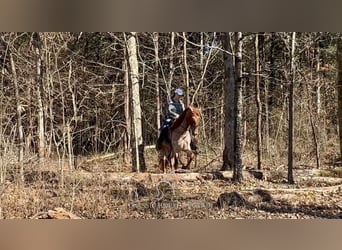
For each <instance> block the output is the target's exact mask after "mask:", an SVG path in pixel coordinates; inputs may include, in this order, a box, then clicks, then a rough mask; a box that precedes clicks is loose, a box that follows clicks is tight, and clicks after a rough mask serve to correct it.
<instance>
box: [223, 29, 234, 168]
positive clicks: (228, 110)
mask: <svg viewBox="0 0 342 250" xmlns="http://www.w3.org/2000/svg"><path fill="white" fill-rule="evenodd" d="M230 36H231V35H230V33H229V32H227V33H225V34H224V36H223V44H224V49H225V51H226V52H225V53H224V65H225V82H224V117H225V118H224V150H223V165H222V168H221V170H228V169H232V168H233V166H234V161H235V159H234V157H235V156H234V116H235V114H234V102H235V99H234V93H235V68H234V55H233V48H232V44H231V42H232V41H231V37H230Z"/></svg>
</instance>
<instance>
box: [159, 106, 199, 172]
mask: <svg viewBox="0 0 342 250" xmlns="http://www.w3.org/2000/svg"><path fill="white" fill-rule="evenodd" d="M200 117H201V110H200V109H199V108H196V107H192V106H189V107H187V108H186V109H185V110H184V111H183V112H182V113H181V114H180V115H179V117H178V118H177V119H176V120H175V121H174V122H173V123H172V125H171V126H170V127H169V131H168V139H169V140H164V141H163V143H162V144H161V147H160V148H159V156H158V158H159V167H160V169H161V170H162V171H163V172H164V173H166V168H167V167H168V166H170V167H171V171H172V170H176V169H177V168H178V161H179V162H180V163H181V164H182V165H183V168H184V169H190V164H191V162H192V161H193V160H194V159H195V154H194V153H193V151H192V149H191V146H190V143H191V139H193V140H195V139H196V136H197V135H198V125H199V122H200ZM182 151H183V152H185V153H186V155H187V160H188V161H187V164H186V165H184V164H183V163H182V162H181V159H180V157H179V153H180V152H182Z"/></svg>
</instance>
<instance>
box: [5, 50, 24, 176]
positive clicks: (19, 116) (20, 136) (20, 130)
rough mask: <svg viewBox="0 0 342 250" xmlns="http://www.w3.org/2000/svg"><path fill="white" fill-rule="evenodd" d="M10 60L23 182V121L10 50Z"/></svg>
mask: <svg viewBox="0 0 342 250" xmlns="http://www.w3.org/2000/svg"><path fill="white" fill-rule="evenodd" d="M9 56H10V61H11V69H12V74H13V83H14V89H15V99H16V104H17V121H18V124H17V126H18V128H17V129H18V142H19V144H18V149H19V152H18V153H19V154H18V163H19V169H20V180H21V182H22V183H24V163H23V160H24V132H23V122H22V108H23V107H22V105H21V101H20V94H19V85H18V77H17V71H16V66H15V63H14V60H13V55H12V53H11V52H10V54H9Z"/></svg>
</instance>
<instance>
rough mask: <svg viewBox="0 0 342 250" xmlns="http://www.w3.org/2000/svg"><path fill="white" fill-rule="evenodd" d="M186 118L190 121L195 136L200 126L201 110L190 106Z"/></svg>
mask: <svg viewBox="0 0 342 250" xmlns="http://www.w3.org/2000/svg"><path fill="white" fill-rule="evenodd" d="M186 119H187V121H188V123H189V126H190V129H191V132H192V134H193V135H194V136H197V135H198V126H199V123H200V119H201V110H200V109H199V108H195V107H192V106H189V111H188V115H187V118H186Z"/></svg>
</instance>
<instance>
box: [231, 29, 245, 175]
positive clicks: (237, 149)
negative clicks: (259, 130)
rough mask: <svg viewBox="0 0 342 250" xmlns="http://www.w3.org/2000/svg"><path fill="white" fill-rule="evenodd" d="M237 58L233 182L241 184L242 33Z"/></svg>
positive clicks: (237, 46)
mask: <svg viewBox="0 0 342 250" xmlns="http://www.w3.org/2000/svg"><path fill="white" fill-rule="evenodd" d="M235 44H236V52H237V53H236V58H235V74H236V80H235V84H236V86H235V103H234V106H235V119H234V128H235V129H234V137H235V138H234V154H235V161H234V168H233V181H235V182H241V181H242V180H243V176H242V153H241V145H242V143H241V125H242V33H241V32H237V33H235Z"/></svg>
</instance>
